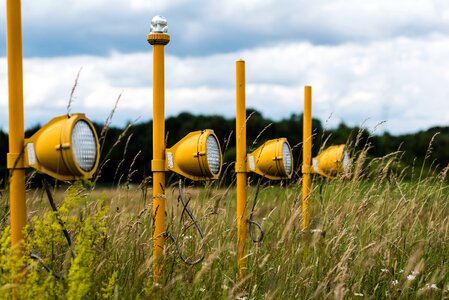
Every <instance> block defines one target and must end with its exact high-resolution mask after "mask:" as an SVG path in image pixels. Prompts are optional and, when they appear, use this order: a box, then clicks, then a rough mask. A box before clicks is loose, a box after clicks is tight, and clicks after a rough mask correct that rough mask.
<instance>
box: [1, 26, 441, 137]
mask: <svg viewBox="0 0 449 300" xmlns="http://www.w3.org/2000/svg"><path fill="white" fill-rule="evenodd" d="M169 46H170V45H169ZM169 46H167V49H166V50H167V56H166V88H167V91H166V115H167V116H168V115H175V114H177V113H179V112H181V111H185V110H188V111H191V112H194V113H206V114H223V115H225V116H227V117H233V116H234V114H235V90H234V89H235V61H236V60H237V59H239V58H243V59H245V60H246V68H247V70H246V79H247V106H248V107H253V108H256V109H258V110H260V111H261V112H262V113H263V114H264V115H265V117H269V118H273V119H280V118H282V117H288V116H289V115H290V114H291V113H296V114H299V113H301V112H302V107H303V103H302V101H303V86H304V85H308V84H310V85H312V86H313V115H314V116H315V117H318V118H320V119H321V120H322V121H325V120H326V119H327V118H328V117H329V116H330V115H332V118H331V119H330V124H331V125H337V124H338V122H340V121H341V120H343V121H345V122H347V123H349V124H350V125H361V124H362V123H364V122H365V121H366V120H368V121H366V124H367V125H368V126H369V127H370V128H371V129H372V128H374V127H375V125H376V124H378V123H380V122H381V121H383V120H385V119H387V121H388V122H387V124H386V125H383V127H382V128H385V129H387V130H388V131H390V132H393V133H402V132H413V131H416V130H418V129H425V128H427V127H430V126H434V125H448V122H449V117H448V114H447V111H449V101H447V98H448V96H449V94H448V93H447V88H446V86H447V82H448V80H449V71H448V70H449V65H448V64H449V63H448V62H449V54H448V53H449V38H448V37H447V36H445V35H439V34H434V35H430V36H428V37H425V38H415V39H411V38H394V39H389V40H385V41H377V42H372V43H368V44H366V43H360V44H356V43H347V44H342V45H338V46H332V45H329V46H316V45H312V44H309V43H304V42H303V43H301V42H296V43H295V42H292V43H287V44H281V45H276V46H266V47H258V48H254V49H249V50H244V51H238V52H233V53H226V54H215V55H210V56H206V57H186V58H180V57H176V56H173V55H170V48H169ZM80 67H83V70H82V72H81V77H80V80H79V86H78V88H77V91H76V99H75V102H74V104H73V108H72V112H75V111H84V112H85V113H86V114H87V115H88V116H89V115H90V116H93V117H94V118H95V119H96V120H97V121H100V122H101V121H103V120H104V119H105V118H106V117H107V115H108V114H109V111H110V110H111V109H112V107H113V106H114V103H115V100H116V98H117V96H118V95H119V94H120V93H122V92H123V97H122V100H121V102H120V103H119V107H118V113H117V117H116V119H115V120H114V121H115V122H116V124H117V125H122V124H123V123H125V122H127V121H129V120H134V119H135V118H137V117H139V116H140V117H141V118H142V120H147V119H149V118H151V116H152V102H151V101H152V100H151V99H152V89H151V76H152V57H151V50H150V48H149V49H148V52H147V53H131V54H124V53H117V52H115V53H112V54H110V55H109V56H107V57H97V56H72V57H57V58H33V59H25V61H24V71H25V78H24V84H25V99H26V101H25V109H26V112H25V115H26V120H27V124H26V125H27V126H28V127H29V126H31V125H34V124H35V123H37V122H39V123H44V122H46V121H47V120H49V119H50V118H51V117H52V116H54V115H57V114H63V113H65V112H66V105H67V101H68V98H69V95H70V91H71V88H72V86H73V82H74V80H75V77H76V74H77V72H78V70H79V68H80ZM6 99H7V87H6V59H5V58H2V59H1V60H0V127H1V128H3V129H5V128H6V127H7V121H6V120H7V113H6V112H7V101H6Z"/></svg>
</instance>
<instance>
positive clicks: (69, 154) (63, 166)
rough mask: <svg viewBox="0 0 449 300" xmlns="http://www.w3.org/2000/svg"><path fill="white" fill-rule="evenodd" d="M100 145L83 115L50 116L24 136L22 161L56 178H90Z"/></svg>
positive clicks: (93, 130)
mask: <svg viewBox="0 0 449 300" xmlns="http://www.w3.org/2000/svg"><path fill="white" fill-rule="evenodd" d="M99 158H100V147H99V144H98V136H97V133H96V132H95V128H94V126H93V125H92V123H91V122H90V121H89V119H87V118H86V116H85V115H84V114H72V115H63V116H59V117H56V118H53V119H52V120H51V121H50V122H48V123H47V124H46V125H45V126H43V127H42V128H41V129H39V130H38V131H37V132H36V133H35V134H34V135H33V136H32V137H31V138H29V139H25V162H26V164H27V165H28V166H29V167H32V168H34V169H36V170H38V171H40V172H42V173H45V174H47V175H50V176H52V177H54V178H56V179H58V180H78V179H89V178H92V176H93V174H94V173H95V172H96V170H97V167H98V162H99Z"/></svg>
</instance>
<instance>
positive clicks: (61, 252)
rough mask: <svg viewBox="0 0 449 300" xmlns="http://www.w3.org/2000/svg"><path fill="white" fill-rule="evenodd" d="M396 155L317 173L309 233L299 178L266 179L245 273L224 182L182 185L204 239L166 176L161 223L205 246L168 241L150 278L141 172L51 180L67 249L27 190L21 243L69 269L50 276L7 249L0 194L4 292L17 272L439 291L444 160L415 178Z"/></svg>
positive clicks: (20, 275) (43, 294) (88, 289)
mask: <svg viewBox="0 0 449 300" xmlns="http://www.w3.org/2000/svg"><path fill="white" fill-rule="evenodd" d="M399 155H400V154H399V153H397V154H392V155H390V156H388V157H384V158H379V159H375V160H372V161H370V162H368V161H366V160H365V157H364V153H363V152H362V153H358V155H357V156H356V159H354V163H353V167H352V174H351V175H350V176H349V177H348V178H339V179H337V180H335V181H331V182H330V181H323V180H320V179H319V178H318V177H315V178H314V191H313V195H312V201H311V205H312V211H313V213H312V220H311V226H310V228H311V229H312V232H311V233H307V234H304V233H302V232H301V228H300V224H301V217H302V216H301V201H300V199H301V181H300V179H298V181H295V182H289V183H282V184H281V185H271V183H270V182H265V183H264V184H262V186H261V189H260V192H259V197H258V203H257V206H256V211H255V215H254V219H255V220H256V221H259V222H260V223H261V224H262V226H263V228H264V232H265V237H264V239H263V241H262V242H261V243H258V244H255V243H252V242H250V240H249V239H248V258H249V265H248V275H247V276H246V277H245V278H243V280H239V279H238V276H237V266H236V230H235V227H236V222H235V189H234V186H233V185H232V184H231V185H229V186H219V185H218V184H215V185H210V184H208V185H206V186H205V187H192V186H189V187H187V188H186V195H187V198H188V199H189V200H190V201H189V207H190V209H191V210H192V211H193V213H194V215H195V216H196V217H197V218H198V221H199V223H200V224H201V226H202V228H203V230H204V233H205V239H204V241H203V242H202V241H201V240H200V239H199V236H198V234H197V233H196V232H195V228H194V226H191V225H192V222H191V221H190V220H188V219H186V218H185V216H186V215H185V214H184V215H183V219H182V220H181V214H182V211H183V207H182V205H181V204H180V203H179V202H178V200H177V197H178V191H177V189H176V185H175V184H172V185H169V186H168V188H167V192H166V196H167V200H166V201H167V209H166V223H167V230H169V231H170V232H171V233H172V234H173V236H175V237H176V238H177V241H178V243H179V248H180V249H181V250H182V251H183V253H184V255H185V256H187V257H188V258H189V259H190V260H193V259H195V258H198V257H201V255H202V254H204V255H205V257H204V260H203V261H202V262H201V263H200V264H197V265H195V266H189V265H186V264H184V263H183V262H182V261H181V260H180V259H179V256H178V253H177V250H176V247H175V245H174V243H173V242H172V241H171V240H167V241H166V248H165V261H164V266H165V267H164V274H163V276H162V278H161V280H160V285H159V286H158V287H154V285H153V278H152V264H153V258H152V218H151V213H150V212H151V189H150V188H149V186H147V184H146V183H145V184H142V185H140V186H134V187H130V186H127V187H119V188H116V189H102V188H101V187H100V186H96V187H95V189H93V190H90V189H89V188H85V187H84V186H83V185H82V184H81V183H76V184H74V185H73V186H71V187H70V188H68V189H67V190H56V191H55V198H56V200H57V205H58V207H60V212H59V217H60V218H61V219H62V220H63V221H64V224H65V227H66V228H67V230H68V231H69V233H70V235H71V236H72V239H73V241H74V246H73V248H72V249H71V248H70V247H68V246H67V242H66V241H65V239H64V236H63V235H62V232H61V229H62V228H61V226H60V225H58V222H57V217H58V216H56V214H55V213H53V212H51V209H50V208H49V205H48V204H47V200H46V197H45V194H44V192H43V191H42V190H41V189H36V190H29V191H28V197H27V198H28V199H27V203H28V216H29V224H30V225H29V227H28V229H27V234H28V239H27V241H28V242H27V251H28V252H33V253H37V254H38V255H39V256H40V257H41V259H42V262H43V263H44V264H45V265H46V266H48V267H50V268H51V269H52V270H53V271H55V272H57V273H58V274H60V275H62V276H63V277H64V278H65V279H56V278H55V277H54V276H53V275H52V274H51V273H49V272H47V271H46V270H45V269H44V268H43V265H42V264H41V263H39V262H38V261H35V260H30V259H29V258H28V257H27V256H26V257H25V258H24V259H23V260H22V261H17V259H15V258H14V256H13V255H11V252H10V251H9V250H8V249H9V248H8V247H9V240H8V236H9V228H8V227H7V224H8V222H7V221H8V220H7V207H5V206H4V204H5V203H7V201H8V200H7V193H2V196H1V197H2V199H1V203H3V204H2V212H1V214H2V215H0V222H1V223H0V227H1V230H2V232H3V235H2V236H3V238H2V239H1V240H0V246H1V249H0V262H1V263H2V264H1V265H0V296H1V297H2V298H11V297H12V291H13V287H14V286H16V285H15V284H16V283H19V284H20V285H19V286H18V287H16V290H18V291H19V293H18V295H19V297H18V298H19V299H20V298H23V299H26V298H52V299H54V298H60V299H65V298H67V299H86V298H89V299H95V298H96V299H101V298H104V299H136V298H137V299H138V298H141V299H147V298H166V299H198V298H204V299H236V298H238V297H240V298H243V297H247V298H248V299H312V298H316V299H323V298H327V299H329V298H331V299H348V298H349V299H353V298H359V297H360V298H376V299H377V298H405V299H415V298H422V299H429V298H433V299H441V298H447V297H449V264H448V258H449V220H448V216H449V199H448V195H449V193H448V185H447V179H446V172H447V169H446V170H445V171H443V172H441V173H434V174H433V175H430V176H425V177H424V176H423V175H422V174H420V170H419V169H418V170H417V171H416V172H415V173H416V175H415V177H414V179H413V180H411V181H409V180H405V179H404V177H403V176H402V175H401V171H400V170H401V169H400V168H397V166H398V164H400V163H399ZM421 173H422V172H421ZM253 179H254V178H253ZM255 192H256V191H255V188H254V185H252V186H251V187H249V189H248V207H251V205H252V197H254V194H255ZM248 213H249V211H248ZM71 253H75V256H73V255H72V254H71ZM24 268H25V269H24ZM23 270H26V272H24V271H23Z"/></svg>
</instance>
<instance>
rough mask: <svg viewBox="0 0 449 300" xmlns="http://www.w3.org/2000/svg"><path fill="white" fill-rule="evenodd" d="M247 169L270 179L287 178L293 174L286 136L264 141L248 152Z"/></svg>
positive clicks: (291, 157) (289, 148)
mask: <svg viewBox="0 0 449 300" xmlns="http://www.w3.org/2000/svg"><path fill="white" fill-rule="evenodd" d="M247 160H248V170H249V171H251V172H254V173H256V174H259V175H261V176H263V177H266V178H268V179H272V180H280V179H288V178H291V177H292V174H293V156H292V149H291V147H290V145H289V143H288V141H287V139H286V138H278V139H273V140H269V141H267V142H265V143H264V144H263V145H262V146H260V147H259V148H257V149H256V150H255V151H253V152H252V153H249V154H248V159H247Z"/></svg>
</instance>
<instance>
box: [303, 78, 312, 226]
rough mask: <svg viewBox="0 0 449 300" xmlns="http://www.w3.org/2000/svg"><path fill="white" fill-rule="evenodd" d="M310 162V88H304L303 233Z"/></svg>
mask: <svg viewBox="0 0 449 300" xmlns="http://www.w3.org/2000/svg"><path fill="white" fill-rule="evenodd" d="M311 161H312V87H311V86H306V87H304V115H303V161H302V174H303V175H302V176H303V177H302V230H303V232H305V231H306V230H307V229H308V227H309V222H310V207H309V200H310V192H311V191H312V178H311Z"/></svg>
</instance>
